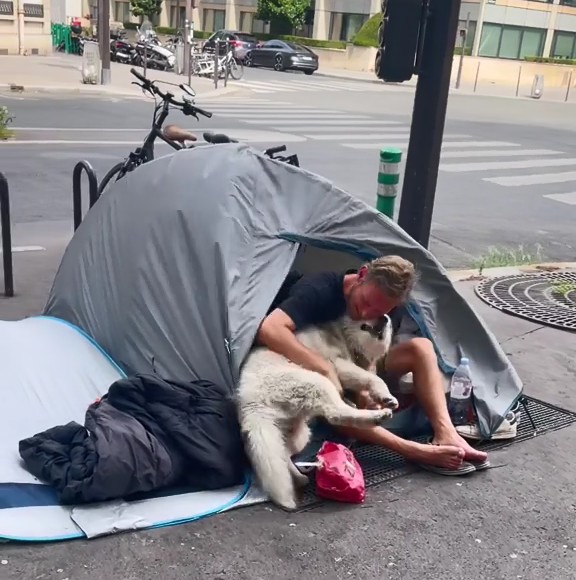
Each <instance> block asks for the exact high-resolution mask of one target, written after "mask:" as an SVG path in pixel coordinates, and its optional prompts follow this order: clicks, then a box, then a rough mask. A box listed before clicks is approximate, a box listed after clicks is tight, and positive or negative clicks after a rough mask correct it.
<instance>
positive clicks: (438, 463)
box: [404, 441, 464, 469]
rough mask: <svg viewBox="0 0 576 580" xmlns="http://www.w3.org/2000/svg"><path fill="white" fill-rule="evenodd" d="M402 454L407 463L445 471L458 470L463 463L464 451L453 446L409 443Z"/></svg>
mask: <svg viewBox="0 0 576 580" xmlns="http://www.w3.org/2000/svg"><path fill="white" fill-rule="evenodd" d="M410 443H411V445H410V447H409V448H408V449H407V450H406V452H405V453H404V456H405V457H406V459H408V460H409V461H413V462H414V463H419V464H426V465H430V466H434V467H442V468H446V469H458V468H459V467H461V466H462V462H463V461H464V451H463V450H462V449H460V447H457V446H455V445H428V444H424V443H416V442H412V441H411V442H410Z"/></svg>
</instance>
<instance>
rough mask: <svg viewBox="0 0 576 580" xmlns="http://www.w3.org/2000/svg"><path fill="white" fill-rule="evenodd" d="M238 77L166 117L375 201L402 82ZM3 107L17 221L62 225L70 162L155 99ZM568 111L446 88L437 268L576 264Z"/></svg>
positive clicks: (124, 129) (128, 134) (134, 134)
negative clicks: (285, 152) (494, 259)
mask: <svg viewBox="0 0 576 580" xmlns="http://www.w3.org/2000/svg"><path fill="white" fill-rule="evenodd" d="M233 84H237V85H238V86H241V87H242V88H243V89H245V90H242V91H241V92H239V93H236V94H231V95H227V96H223V97H221V98H206V99H202V98H201V97H200V98H199V99H198V103H199V104H201V105H202V106H204V107H205V108H208V109H210V110H212V111H213V112H214V117H213V118H212V119H204V118H202V117H201V121H200V122H198V123H197V122H195V121H193V120H192V122H189V119H185V118H183V117H182V116H181V115H180V114H179V113H178V112H174V113H173V114H172V116H171V117H170V120H171V121H172V122H175V123H182V124H184V125H185V126H186V127H188V128H190V129H192V130H195V131H196V132H198V133H201V132H202V131H203V130H213V131H217V132H227V133H229V134H231V135H233V136H235V137H237V138H239V139H241V140H247V141H250V142H251V143H253V144H254V145H255V146H256V147H259V148H264V147H267V146H271V145H276V144H280V143H286V144H287V145H288V147H289V151H290V152H294V153H297V154H298V155H299V157H300V160H301V164H302V165H303V166H305V167H306V168H307V169H310V170H312V171H314V172H317V173H319V174H321V175H323V176H324V177H327V178H329V179H331V180H332V181H334V182H335V183H336V184H338V185H339V186H341V187H343V188H345V189H347V190H348V191H350V192H352V193H353V194H355V195H357V196H359V197H361V198H362V199H364V200H365V201H366V202H368V203H370V204H373V203H374V202H375V195H376V174H377V171H378V151H379V148H380V147H381V146H385V145H393V146H399V147H400V148H401V149H403V150H404V151H406V150H407V143H408V136H409V130H410V114H411V109H412V104H413V94H414V92H413V90H412V89H410V88H405V87H384V86H382V85H381V84H378V83H368V82H360V81H346V80H342V79H335V78H328V77H321V76H312V77H306V76H304V75H302V74H299V73H276V72H274V71H265V70H254V69H248V70H246V74H245V78H244V79H243V80H242V81H241V82H239V83H233ZM0 97H1V95H0ZM2 100H3V99H2ZM6 102H7V103H8V105H9V106H10V109H11V111H12V112H13V114H14V115H15V123H14V126H15V127H17V128H18V130H17V139H16V140H15V141H14V142H12V143H9V144H0V147H1V153H0V159H1V163H0V167H1V170H2V171H4V172H5V173H6V175H7V177H8V178H9V181H10V186H11V191H12V211H13V220H14V222H15V223H16V224H18V223H29V222H37V223H36V226H38V227H40V225H41V223H45V222H61V221H64V222H65V221H66V220H69V221H70V223H71V219H72V218H71V216H72V202H71V199H72V197H71V173H72V168H73V167H74V164H75V163H76V162H77V161H78V160H80V159H86V160H88V161H89V162H90V163H91V164H92V165H93V167H94V168H95V170H96V172H97V174H98V176H99V177H100V178H101V177H102V176H103V175H104V174H105V172H106V171H107V170H108V168H109V167H111V166H112V165H114V164H115V163H116V162H117V161H118V160H119V159H121V158H123V157H124V156H125V155H126V154H127V153H128V152H129V151H130V150H132V149H133V148H134V147H135V146H137V145H138V144H139V143H141V141H142V139H143V137H144V136H145V133H146V129H147V128H149V127H150V119H151V114H152V102H151V101H150V102H148V101H143V100H135V99H121V98H111V97H105V98H100V99H96V98H92V97H90V98H89V97H86V96H82V95H80V96H78V95H75V96H74V97H73V98H67V97H66V96H63V95H49V94H44V95H40V94H37V95H35V96H33V97H31V98H11V99H10V100H8V101H6ZM573 111H574V106H573V105H567V104H560V103H547V102H534V101H530V100H526V99H503V98H495V97H481V96H468V95H454V94H453V95H451V97H450V101H449V118H448V120H447V124H446V129H445V139H444V147H443V157H442V163H441V167H440V172H439V178H438V187H437V193H436V205H435V211H434V222H433V229H432V240H431V250H432V251H433V252H434V253H435V254H436V256H437V257H438V258H439V259H440V260H441V261H442V262H443V263H444V265H445V266H447V267H466V266H469V265H471V264H473V263H474V262H475V260H477V259H478V257H480V256H484V255H487V254H488V253H490V249H489V248H490V247H499V248H500V247H501V248H508V249H514V250H519V249H520V248H522V251H523V252H524V253H528V254H531V255H536V254H538V255H539V256H540V257H541V258H542V259H546V260H551V261H556V260H559V261H572V260H574V259H575V257H576V250H575V241H574V233H573V232H574V225H573V224H574V218H575V217H576V151H575V149H576V144H575V143H574V139H573V134H574V133H573V131H574V129H576V121H575V120H574V119H576V115H573V114H572V115H570V114H569V113H570V112H573ZM560 112H563V115H564V121H563V123H561V122H560V119H559V115H560ZM503 119H505V120H506V122H504V121H503ZM546 123H547V125H546ZM158 152H159V153H168V152H169V149H168V148H167V147H166V146H164V145H162V146H161V147H159V149H158ZM404 161H405V155H404ZM351 168H354V169H353V170H352V171H351ZM38 222H39V223H38ZM24 243H25V240H24Z"/></svg>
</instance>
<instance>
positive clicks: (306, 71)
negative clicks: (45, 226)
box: [304, 70, 314, 76]
mask: <svg viewBox="0 0 576 580" xmlns="http://www.w3.org/2000/svg"><path fill="white" fill-rule="evenodd" d="M313 72H314V71H313V70H305V71H304V74H305V75H308V76H310V75H311V74H313Z"/></svg>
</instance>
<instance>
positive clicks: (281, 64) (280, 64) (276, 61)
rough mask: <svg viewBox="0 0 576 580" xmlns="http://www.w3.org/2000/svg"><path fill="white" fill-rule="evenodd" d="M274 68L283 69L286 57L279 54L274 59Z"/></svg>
mask: <svg viewBox="0 0 576 580" xmlns="http://www.w3.org/2000/svg"><path fill="white" fill-rule="evenodd" d="M274 70H277V71H282V70H284V59H283V58H282V55H280V54H277V55H276V58H275V59H274Z"/></svg>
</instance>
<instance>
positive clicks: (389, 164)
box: [376, 147, 402, 219]
mask: <svg viewBox="0 0 576 580" xmlns="http://www.w3.org/2000/svg"><path fill="white" fill-rule="evenodd" d="M401 160H402V151H401V150H400V149H396V148H395V147H387V148H385V149H381V150H380V170H379V172H378V197H377V199H376V209H377V210H378V211H379V212H381V213H383V214H384V215H386V216H388V217H389V218H390V219H393V218H394V204H395V203H396V195H397V194H398V183H399V182H400V169H399V165H400V161H401Z"/></svg>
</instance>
